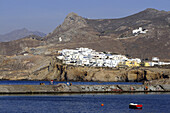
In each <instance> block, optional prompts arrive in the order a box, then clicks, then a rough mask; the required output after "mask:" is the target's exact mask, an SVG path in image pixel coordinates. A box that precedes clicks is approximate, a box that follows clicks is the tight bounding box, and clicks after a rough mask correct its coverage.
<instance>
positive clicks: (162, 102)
mask: <svg viewBox="0 0 170 113" xmlns="http://www.w3.org/2000/svg"><path fill="white" fill-rule="evenodd" d="M131 102H136V103H140V104H143V109H141V110H137V109H129V103H131ZM101 104H104V106H101ZM169 105H170V94H87V95H85V94H83V95H82V94H74V95H1V96H0V113H170V109H169Z"/></svg>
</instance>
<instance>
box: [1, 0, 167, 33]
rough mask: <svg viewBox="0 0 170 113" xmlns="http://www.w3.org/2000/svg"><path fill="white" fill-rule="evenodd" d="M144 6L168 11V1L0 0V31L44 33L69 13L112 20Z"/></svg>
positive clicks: (140, 9)
mask: <svg viewBox="0 0 170 113" xmlns="http://www.w3.org/2000/svg"><path fill="white" fill-rule="evenodd" d="M146 8H155V9H157V10H165V11H170V0H0V34H5V33H8V32H11V31H13V30H16V29H22V28H27V29H28V30H30V31H40V32H44V33H46V34H48V33H50V32H52V31H53V30H54V29H55V28H56V27H57V26H58V25H60V24H62V22H63V21H64V18H65V17H66V16H67V15H68V14H69V13H71V12H75V13H77V14H78V15H80V16H82V17H85V18H90V19H105V18H109V19H110V18H112V19H114V18H121V17H126V16H129V15H132V14H135V13H138V12H140V11H143V10H145V9H146Z"/></svg>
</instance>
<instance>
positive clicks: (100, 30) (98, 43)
mask: <svg viewBox="0 0 170 113" xmlns="http://www.w3.org/2000/svg"><path fill="white" fill-rule="evenodd" d="M139 27H142V28H144V29H147V30H148V32H147V33H146V34H139V35H138V36H134V35H133V34H132V30H134V29H138V28H139ZM59 38H60V39H62V41H61V40H59ZM45 42H46V43H47V44H50V43H53V44H57V45H56V46H57V48H76V47H81V46H82V47H88V48H92V49H96V50H98V51H111V52H113V53H118V54H126V55H128V56H132V57H139V58H142V59H145V58H151V57H153V56H157V57H160V58H162V59H168V58H170V52H169V51H170V45H169V43H170V12H166V11H158V10H156V9H150V8H149V9H146V10H144V11H142V12H139V13H137V14H134V15H131V16H128V17H125V18H120V19H87V18H83V17H81V16H78V15H77V14H75V13H70V14H68V15H67V17H66V18H65V20H64V22H63V23H62V24H61V25H60V26H58V27H57V28H56V29H55V30H54V31H53V32H52V33H50V34H48V35H47V36H46V37H45ZM63 43H64V45H63ZM58 45H60V46H58Z"/></svg>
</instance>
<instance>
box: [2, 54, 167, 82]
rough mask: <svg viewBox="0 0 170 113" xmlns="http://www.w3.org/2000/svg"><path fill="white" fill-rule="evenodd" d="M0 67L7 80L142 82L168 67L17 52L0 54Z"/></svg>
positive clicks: (159, 76)
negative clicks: (104, 64) (98, 63)
mask: <svg viewBox="0 0 170 113" xmlns="http://www.w3.org/2000/svg"><path fill="white" fill-rule="evenodd" d="M42 61H43V62H42ZM0 70H1V71H0V79H7V80H57V81H99V82H142V81H150V80H158V79H163V78H169V76H170V71H169V68H168V69H164V68H162V69H160V68H159V69H157V68H126V69H118V68H113V69H112V68H97V67H81V66H71V65H64V64H62V63H61V61H59V60H57V59H56V58H55V57H51V56H46V57H42V56H40V55H36V56H35V55H26V56H24V55H20V56H13V57H10V58H6V57H5V58H4V57H3V56H1V68H0Z"/></svg>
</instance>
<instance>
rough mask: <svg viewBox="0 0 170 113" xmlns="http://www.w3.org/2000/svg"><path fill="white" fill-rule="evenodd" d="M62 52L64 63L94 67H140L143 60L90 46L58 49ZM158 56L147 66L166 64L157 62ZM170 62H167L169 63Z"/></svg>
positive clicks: (60, 56) (61, 58) (61, 57)
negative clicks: (101, 50) (105, 51)
mask: <svg viewBox="0 0 170 113" xmlns="http://www.w3.org/2000/svg"><path fill="white" fill-rule="evenodd" d="M58 53H59V54H60V55H59V56H58V57H57V58H58V59H60V60H62V61H63V63H64V64H70V65H79V66H94V67H117V66H118V65H124V66H128V67H139V66H140V64H141V60H140V59H139V58H134V59H129V58H127V57H126V56H124V55H111V54H105V53H103V52H96V51H95V50H93V49H89V48H76V49H63V50H61V51H58ZM157 60H158V58H157V59H156V57H155V59H153V61H155V62H147V63H146V64H145V66H154V65H164V64H165V63H164V62H161V64H160V62H157ZM168 64H170V63H166V65H168Z"/></svg>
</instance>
